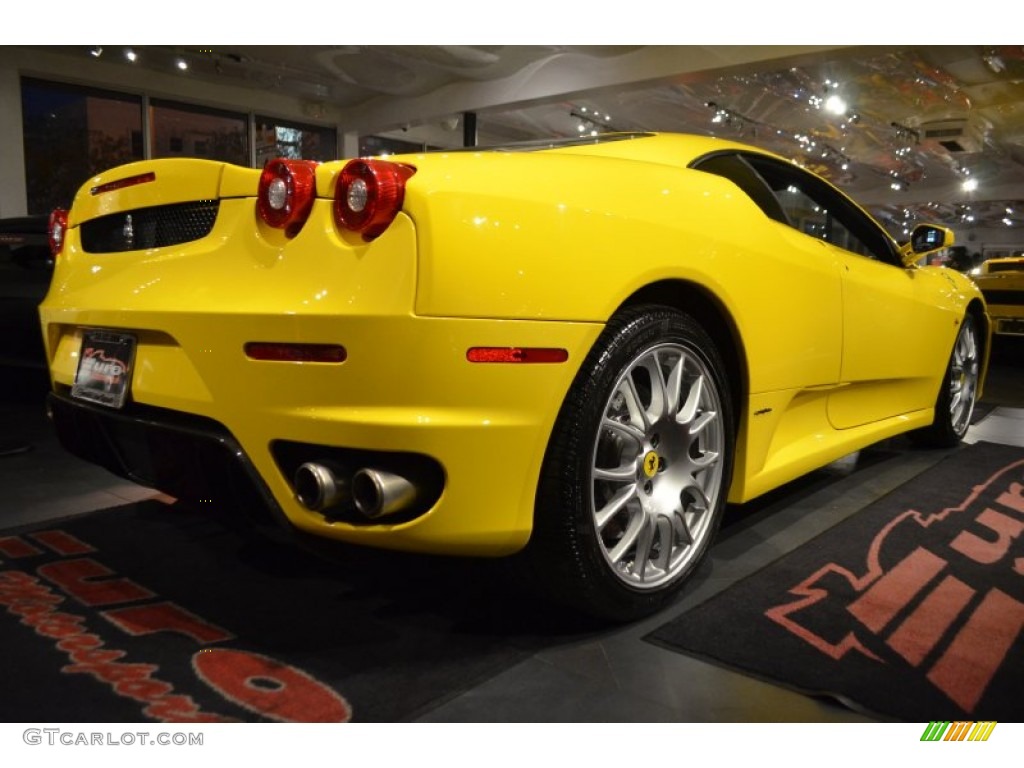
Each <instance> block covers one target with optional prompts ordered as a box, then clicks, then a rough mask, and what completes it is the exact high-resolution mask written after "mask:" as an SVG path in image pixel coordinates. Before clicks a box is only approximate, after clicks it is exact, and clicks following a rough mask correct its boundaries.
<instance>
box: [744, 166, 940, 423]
mask: <svg viewBox="0 0 1024 768" xmlns="http://www.w3.org/2000/svg"><path fill="white" fill-rule="evenodd" d="M751 164H752V165H753V166H754V167H755V168H756V169H757V170H758V172H759V173H760V174H761V175H762V176H764V177H765V178H766V181H768V182H769V185H770V186H771V187H772V189H773V191H774V193H775V196H776V197H777V198H778V199H779V201H780V205H781V206H782V208H783V210H784V211H785V212H786V214H787V216H788V217H789V219H790V221H791V223H792V225H793V226H794V227H796V228H798V229H800V230H801V231H803V232H805V233H806V234H808V235H811V236H812V237H815V238H817V239H819V240H820V241H821V242H822V245H823V247H825V248H827V249H828V250H829V251H830V252H832V253H833V254H835V256H836V257H837V258H838V259H839V261H840V264H841V277H842V318H843V319H842V328H843V331H842V364H841V367H840V376H839V379H840V384H841V386H840V387H838V388H836V389H835V391H834V392H833V393H832V394H831V395H830V396H829V402H828V416H829V421H830V422H831V424H832V425H833V426H834V427H835V428H836V429H849V428H852V427H857V426H861V425H864V424H869V423H872V422H877V421H881V420H883V419H887V418H892V417H896V416H899V415H901V414H905V413H909V412H911V411H915V410H920V409H922V408H928V407H930V406H931V405H932V404H933V403H934V399H935V392H934V391H933V387H932V383H933V382H934V381H935V378H936V375H937V373H941V370H938V371H937V370H936V366H937V365H939V366H940V367H941V366H942V365H944V361H945V360H946V359H947V358H948V356H949V350H948V349H936V346H937V345H939V344H941V343H942V342H941V341H940V342H936V340H944V339H945V338H947V337H948V338H949V339H950V343H952V335H951V334H952V333H953V331H954V329H955V326H954V323H953V318H952V317H951V316H949V315H948V313H946V312H944V311H943V310H940V309H939V308H938V307H937V306H936V302H935V301H934V297H935V296H937V295H938V291H940V290H941V289H942V286H941V285H939V284H937V281H941V276H940V275H935V274H932V273H929V272H925V271H922V270H916V269H908V268H906V267H904V266H902V264H901V262H900V259H899V255H898V251H897V247H896V244H895V242H893V240H892V239H891V238H890V237H889V236H888V235H887V234H886V233H885V232H884V230H882V228H881V227H880V226H879V225H878V224H877V223H876V222H875V221H874V220H873V219H872V218H871V217H870V216H868V215H867V214H865V213H864V212H863V211H862V210H861V209H860V208H859V207H858V206H857V205H856V204H855V203H853V202H852V201H851V200H849V199H848V198H846V197H845V196H844V195H842V194H841V193H840V192H839V191H838V190H836V189H835V188H834V187H832V186H831V185H829V184H826V183H825V182H823V181H822V180H821V179H819V178H817V177H815V176H813V175H811V174H809V173H807V172H805V171H803V170H802V169H800V168H798V167H796V166H795V165H790V164H785V163H781V162H779V161H776V160H773V159H771V158H754V159H752V160H751Z"/></svg>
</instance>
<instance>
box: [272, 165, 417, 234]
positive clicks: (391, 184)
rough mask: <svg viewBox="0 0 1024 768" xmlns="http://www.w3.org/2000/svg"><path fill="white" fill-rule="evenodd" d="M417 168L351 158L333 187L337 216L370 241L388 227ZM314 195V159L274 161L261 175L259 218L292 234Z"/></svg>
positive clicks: (339, 223) (340, 224)
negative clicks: (406, 185) (406, 183)
mask: <svg viewBox="0 0 1024 768" xmlns="http://www.w3.org/2000/svg"><path fill="white" fill-rule="evenodd" d="M415 172H416V169H415V168H412V167H410V166H408V165H401V164H399V163H391V162H388V161H386V160H350V161H349V162H348V163H347V164H346V165H345V167H344V168H342V170H341V173H340V174H339V175H338V182H337V184H336V186H335V190H334V206H333V210H334V221H335V224H336V225H337V226H338V227H339V228H341V229H344V230H348V231H350V232H355V233H358V234H360V235H362V237H363V239H364V240H366V241H369V240H373V239H374V238H376V237H378V236H380V235H381V234H382V233H383V232H384V230H386V229H387V228H388V226H389V225H390V224H391V222H392V221H394V219H395V216H397V215H398V212H399V211H400V210H402V202H403V201H404V199H405V182H406V180H407V179H408V178H409V177H410V176H412V175H413V174H414V173H415ZM315 198H316V163H314V162H312V161H308V160H285V159H283V158H277V159H276V160H272V161H270V162H269V163H268V164H267V166H266V167H265V168H264V169H263V173H262V175H261V176H260V185H259V192H258V194H257V198H256V205H257V209H258V210H259V215H260V218H261V219H263V221H265V222H266V223H267V224H269V225H270V226H272V227H276V228H278V229H283V230H284V231H285V234H286V235H287V236H288V237H294V236H295V235H297V234H298V232H299V230H300V229H302V225H303V224H305V222H306V219H307V218H309V213H310V211H311V210H312V208H313V200H314V199H315Z"/></svg>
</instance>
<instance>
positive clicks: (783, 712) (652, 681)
mask: <svg viewBox="0 0 1024 768" xmlns="http://www.w3.org/2000/svg"><path fill="white" fill-rule="evenodd" d="M1022 373H1024V370H1022V368H1021V367H1020V366H1019V364H1018V363H1016V361H1015V360H1012V359H1011V360H1002V361H997V367H996V369H994V372H993V382H992V386H991V388H990V390H991V391H992V392H995V393H996V394H997V397H998V400H997V401H996V402H995V403H990V404H989V405H990V406H992V410H990V411H989V412H988V414H987V415H986V416H985V418H984V419H983V420H982V421H980V423H978V424H977V425H975V426H974V427H972V428H971V430H970V432H969V434H968V441H977V440H987V441H991V442H999V443H1006V444H1011V445H1017V446H1021V447H1024V408H1022V407H1010V406H1007V405H1001V404H1000V403H1011V404H1012V405H1013V406H1024V376H1022ZM42 403H43V397H42V388H41V387H39V386H38V382H30V383H29V384H28V385H22V386H19V387H16V388H14V389H13V390H12V391H9V392H4V393H2V399H0V425H2V432H0V487H2V488H3V504H2V509H3V513H2V518H0V527H3V528H8V527H13V526H16V525H21V524H26V523H32V522H38V521H42V520H48V519H56V518H61V517H66V516H68V515H74V514H78V513H82V512H87V511H91V510H96V509H101V508H105V507H110V506H115V505H118V504H123V503H127V502H131V501H136V500H139V499H142V498H146V497H149V496H152V495H154V494H153V492H152V491H149V490H147V489H144V488H140V487H138V486H135V485H132V484H130V483H126V482H124V481H121V480H118V479H117V478H114V477H113V476H111V475H109V474H108V473H106V472H105V471H103V470H100V469H97V468H94V467H92V466H90V465H87V464H84V463H82V462H80V461H78V460H76V459H74V458H72V457H70V456H68V455H67V454H65V453H64V452H63V451H62V450H61V448H60V447H59V446H58V445H57V443H56V440H55V438H54V437H53V436H52V434H51V432H50V429H49V426H48V424H47V422H46V420H45V418H44V415H43V406H42ZM19 449H24V450H19ZM944 455H946V453H945V452H943V451H918V450H913V449H911V448H910V447H909V443H908V442H907V441H906V440H905V439H903V438H898V439H895V440H891V441H887V442H886V443H884V444H882V445H879V446H875V447H873V448H872V449H869V450H866V451H862V452H861V453H860V454H857V455H854V456H851V457H848V458H847V459H844V460H843V461H840V462H837V463H836V464H834V465H831V466H830V467H828V468H826V469H824V470H821V471H819V472H817V473H814V474H813V475H811V476H809V477H808V478H805V479H804V480H801V481H799V482H797V483H794V484H792V485H790V486H787V487H786V488H784V489H782V490H781V491H779V492H776V493H773V494H770V495H769V496H768V497H767V498H764V499H761V500H758V501H757V502H754V503H751V504H749V505H746V506H745V507H744V508H742V509H731V510H730V511H729V512H730V514H729V515H728V517H727V520H726V523H725V524H724V525H723V529H722V532H721V534H720V538H719V540H718V543H717V544H716V546H715V547H714V549H713V551H712V553H711V557H710V558H709V561H708V562H707V563H705V564H704V566H703V567H702V568H701V569H700V570H699V572H698V573H697V574H696V575H695V577H694V578H693V579H692V580H691V583H690V584H689V585H688V586H687V588H686V590H685V591H684V593H683V595H682V596H681V598H680V599H679V600H678V602H677V603H676V604H675V605H673V606H672V607H671V608H669V609H667V610H665V611H663V612H662V613H660V614H659V615H657V616H654V617H652V618H650V619H648V620H646V621H643V622H639V623H637V624H634V625H631V626H628V627H625V628H615V629H609V630H607V631H606V632H601V633H597V634H593V633H588V634H587V637H586V639H585V640H582V641H579V642H570V643H562V644H559V645H557V646H556V647H553V648H550V649H548V650H544V651H541V652H538V653H536V654H535V655H533V656H532V657H531V658H528V659H527V660H526V661H524V662H522V663H519V664H518V665H516V666H514V667H512V668H510V669H507V670H506V671H504V672H503V673H501V674H499V675H498V676H496V677H494V678H492V679H490V680H488V681H486V682H484V683H483V684H481V685H479V686H478V687H476V688H474V689H472V690H469V691H467V692H465V693H463V694H461V695H459V696H457V697H456V698H454V699H452V700H449V701H447V702H446V703H444V704H443V705H441V706H439V707H438V708H436V709H434V710H433V711H431V712H429V713H427V714H426V715H425V716H423V717H422V718H421V719H422V720H424V721H431V722H467V721H486V722H514V721H530V722H564V721H586V722H603V721H612V722H651V721H684V722H777V721H797V722H805V721H811V722H828V721H836V722H844V721H850V722H857V721H866V720H870V718H869V717H865V716H864V715H861V714H858V713H857V712H854V711H852V710H850V709H847V708H846V707H844V706H842V705H840V704H838V703H836V702H834V701H831V700H824V699H815V698H812V697H808V696H804V695H801V694H798V693H795V692H792V691H789V690H786V689H783V688H780V687H777V686H775V685H772V684H769V683H765V682H761V681H759V680H756V679H753V678H750V677H746V676H743V675H740V674H735V673H732V672H729V671H726V670H723V669H721V668H719V667H716V666H712V665H709V664H706V663H704V662H701V661H698V660H695V659H693V658H689V657H687V656H683V655H681V654H678V653H673V652H670V651H668V650H664V649H661V648H659V647H656V646H653V645H651V644H650V643H647V642H645V641H643V640H642V638H643V636H644V635H645V634H647V633H648V632H650V631H651V630H653V629H655V628H656V627H659V626H661V625H662V624H664V623H665V622H667V621H668V620H669V619H671V618H673V617H674V616H676V615H678V614H680V613H681V612H683V611H685V610H687V609H688V608H690V607H692V606H694V605H696V604H697V603H699V602H702V601H704V600H705V599H707V598H708V597H710V596H711V595H713V594H714V593H716V592H718V591H720V590H722V589H724V588H725V587H727V586H729V585H730V584H732V583H734V582H735V581H736V580H737V579H740V578H742V577H744V576H746V575H748V574H750V573H753V572H755V571H756V570H758V569H759V568H761V567H763V566H764V565H767V564H768V563H770V562H771V561H773V560H774V559H776V558H777V557H779V556H780V555H781V554H783V553H785V552H788V551H790V550H792V549H793V548H795V547H797V546H799V545H800V544H802V543H804V542H806V541H808V540H809V539H811V538H812V537H814V536H816V535H817V534H818V533H820V532H822V531H824V530H826V529H828V528H829V527H830V526H832V525H833V524H835V523H836V522H838V521H840V520H842V519H844V518H846V517H848V516H849V515H852V514H853V513H855V512H857V511H858V510H860V509H862V508H863V507H864V506H866V505H867V504H869V503H870V502H872V501H873V500H875V499H877V498H879V497H880V496H882V495H884V494H886V493H887V492H889V491H890V490H892V489H893V488H896V487H898V486H899V485H900V484H902V483H904V482H906V481H907V480H909V479H910V478H912V477H914V476H915V475H917V474H919V473H920V472H922V471H924V470H925V469H927V468H928V467H930V466H932V465H933V464H934V463H935V462H937V461H939V460H940V459H941V458H942V457H943V456H944ZM83 717H84V713H83Z"/></svg>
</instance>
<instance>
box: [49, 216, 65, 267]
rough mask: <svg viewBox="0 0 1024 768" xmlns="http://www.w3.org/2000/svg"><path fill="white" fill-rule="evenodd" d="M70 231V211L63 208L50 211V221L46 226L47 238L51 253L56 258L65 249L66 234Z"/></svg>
mask: <svg viewBox="0 0 1024 768" xmlns="http://www.w3.org/2000/svg"><path fill="white" fill-rule="evenodd" d="M67 231H68V212H67V211H65V210H64V209H63V208H54V209H53V211H52V212H51V213H50V221H49V223H48V224H47V227H46V233H47V240H48V241H49V243H50V255H51V256H53V257H54V258H57V256H59V255H60V252H61V251H62V250H64V236H65V235H66V234H67Z"/></svg>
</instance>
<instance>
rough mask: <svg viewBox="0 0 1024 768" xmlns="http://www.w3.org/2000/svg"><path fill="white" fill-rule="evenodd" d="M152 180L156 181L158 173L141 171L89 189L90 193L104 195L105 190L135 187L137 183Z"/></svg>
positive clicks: (111, 190)
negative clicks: (135, 174)
mask: <svg viewBox="0 0 1024 768" xmlns="http://www.w3.org/2000/svg"><path fill="white" fill-rule="evenodd" d="M151 181H156V174H155V173H153V172H152V171H150V172H149V173H140V174H139V175H138V176H129V177H128V178H127V179H118V180H117V181H108V182H107V183H106V184H100V185H99V186H98V187H93V188H92V189H90V190H89V193H90V194H93V195H102V194H103V193H104V192H113V191H114V190H115V189H124V188H125V187H134V186H135V185H136V184H148V183H149V182H151Z"/></svg>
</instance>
